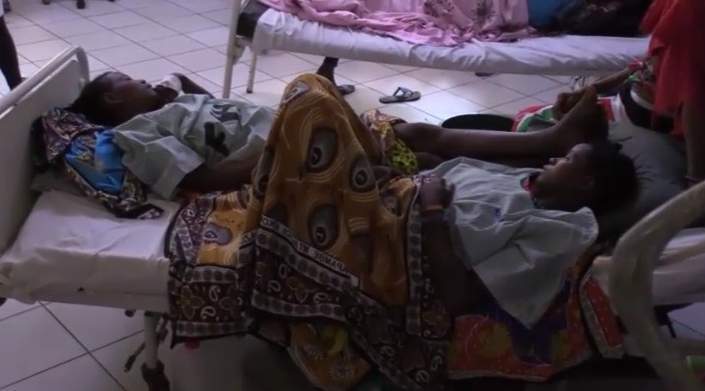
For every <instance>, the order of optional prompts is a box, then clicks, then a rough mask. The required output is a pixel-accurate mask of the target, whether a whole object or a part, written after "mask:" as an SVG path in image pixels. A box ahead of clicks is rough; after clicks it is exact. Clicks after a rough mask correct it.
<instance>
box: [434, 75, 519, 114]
mask: <svg viewBox="0 0 705 391" xmlns="http://www.w3.org/2000/svg"><path fill="white" fill-rule="evenodd" d="M448 92H450V93H452V94H454V95H457V96H459V97H461V98H463V99H466V100H469V101H472V102H475V103H477V104H478V105H480V106H484V107H488V108H490V107H495V106H499V105H502V104H505V103H509V102H511V101H513V100H517V99H519V98H523V97H524V96H523V95H521V94H519V93H518V92H516V91H512V90H510V89H508V88H504V87H501V86H498V85H497V84H493V83H490V82H488V81H486V80H477V81H474V82H471V83H468V84H465V85H462V86H460V87H455V88H452V89H450V90H448Z"/></svg>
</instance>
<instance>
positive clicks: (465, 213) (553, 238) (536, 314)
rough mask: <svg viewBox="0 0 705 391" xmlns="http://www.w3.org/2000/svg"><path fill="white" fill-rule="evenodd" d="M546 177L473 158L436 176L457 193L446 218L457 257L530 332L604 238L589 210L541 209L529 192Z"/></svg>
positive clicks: (449, 163) (441, 169)
mask: <svg viewBox="0 0 705 391" xmlns="http://www.w3.org/2000/svg"><path fill="white" fill-rule="evenodd" d="M538 172H539V171H537V170H534V169H516V168H511V167H507V166H502V165H498V164H492V163H488V162H483V161H479V160H474V159H466V158H459V159H454V160H451V161H447V162H445V163H443V164H441V165H440V166H438V167H437V168H435V169H434V170H432V171H430V173H432V174H435V175H438V176H441V177H443V178H445V180H446V181H447V182H448V183H451V184H453V185H454V186H455V192H454V196H453V201H452V203H451V204H450V206H449V207H448V209H447V212H446V213H447V216H446V217H447V221H448V224H449V226H450V232H451V242H452V244H453V247H454V251H455V252H456V254H457V255H458V257H460V258H461V259H462V260H463V262H464V264H465V266H466V267H467V268H468V269H470V270H473V271H474V272H475V273H476V274H477V275H478V277H479V278H480V279H481V280H482V282H483V284H484V285H485V286H486V287H487V289H488V290H489V291H490V293H492V295H493V296H494V298H495V299H496V300H497V302H498V304H499V305H500V306H501V307H502V308H503V309H504V310H506V311H507V312H508V313H509V314H510V315H512V316H513V317H514V318H516V319H517V320H518V321H520V322H521V323H522V324H524V325H525V326H526V327H531V326H532V325H533V324H534V323H536V322H537V321H538V320H539V319H540V318H541V316H542V315H543V314H544V312H545V311H546V310H547V309H548V307H549V306H550V304H551V302H552V301H553V299H554V298H555V296H556V294H557V293H558V292H559V290H560V288H561V285H562V283H563V281H564V278H563V275H564V273H565V272H566V271H567V270H568V269H569V268H570V267H571V266H573V265H574V264H575V262H576V261H577V258H578V257H579V256H580V255H581V254H582V253H583V252H584V251H585V250H586V249H587V248H588V247H589V246H590V245H591V244H592V243H593V242H594V241H595V239H596V238H597V234H598V226H597V222H596V220H595V216H594V214H593V213H592V211H591V210H590V209H588V208H583V209H580V210H578V211H577V212H564V211H557V210H548V209H541V208H539V207H537V205H536V204H535V203H534V201H533V199H532V197H531V195H530V193H529V192H528V191H527V190H526V186H524V185H523V184H524V183H525V181H526V180H527V178H529V177H530V176H531V175H532V174H535V173H538Z"/></svg>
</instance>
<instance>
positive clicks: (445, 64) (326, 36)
mask: <svg viewBox="0 0 705 391" xmlns="http://www.w3.org/2000/svg"><path fill="white" fill-rule="evenodd" d="M648 42H649V40H648V38H618V37H592V36H573V35H569V36H560V37H541V38H530V39H524V40H521V41H518V42H514V43H497V42H477V43H472V44H465V45H462V46H459V47H434V46H428V45H414V44H410V43H407V42H402V41H398V40H396V39H392V38H386V37H381V36H377V35H372V34H367V33H363V32H360V31H353V30H350V29H346V28H337V27H333V26H327V25H324V24H321V23H318V22H311V21H304V20H301V19H299V18H297V17H295V16H293V15H291V14H287V13H283V12H280V11H276V10H273V9H269V10H267V11H266V12H265V13H264V14H263V15H262V16H261V17H260V19H259V21H258V23H257V28H256V30H255V34H254V38H253V41H252V46H253V49H255V50H266V49H278V50H284V51H290V52H297V53H308V54H318V55H324V56H330V57H340V58H348V59H356V60H365V61H374V62H382V63H389V64H398V65H410V66H418V67H427V68H442V69H455V70H466V71H473V72H487V73H522V74H550V75H569V76H573V75H583V74H590V73H604V72H609V71H619V70H622V69H624V68H625V67H626V66H627V65H628V64H629V63H631V62H632V61H634V60H635V59H637V58H642V57H643V56H645V54H646V51H647V47H648Z"/></svg>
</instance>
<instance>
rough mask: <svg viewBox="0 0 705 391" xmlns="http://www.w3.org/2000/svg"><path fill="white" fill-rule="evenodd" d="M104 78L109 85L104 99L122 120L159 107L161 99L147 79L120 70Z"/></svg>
mask: <svg viewBox="0 0 705 391" xmlns="http://www.w3.org/2000/svg"><path fill="white" fill-rule="evenodd" d="M104 78H105V79H104V82H105V83H106V85H107V86H108V87H107V89H106V92H105V94H104V97H103V99H104V101H105V104H107V105H108V106H109V107H111V108H113V110H114V111H115V114H116V115H117V116H118V117H120V120H121V122H123V121H126V120H129V119H131V118H132V117H134V116H136V115H138V114H143V113H147V112H150V111H153V110H156V109H157V108H159V104H160V102H161V99H160V97H159V95H158V94H157V92H156V91H155V90H154V88H152V86H151V85H150V84H149V83H147V82H146V81H144V80H134V79H132V78H131V77H129V76H127V75H125V74H124V73H120V72H110V73H108V74H106V75H105V76H104Z"/></svg>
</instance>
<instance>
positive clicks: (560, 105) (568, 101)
mask: <svg viewBox="0 0 705 391" xmlns="http://www.w3.org/2000/svg"><path fill="white" fill-rule="evenodd" d="M586 91H587V88H583V89H580V90H578V91H573V92H562V93H560V94H558V97H557V98H556V103H554V104H553V117H554V118H555V119H556V120H557V121H560V120H561V119H562V118H563V116H564V115H565V114H566V113H568V112H569V111H570V110H571V109H572V108H573V107H575V105H576V104H577V103H578V102H579V101H580V99H581V98H582V97H583V95H585V92H586Z"/></svg>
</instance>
